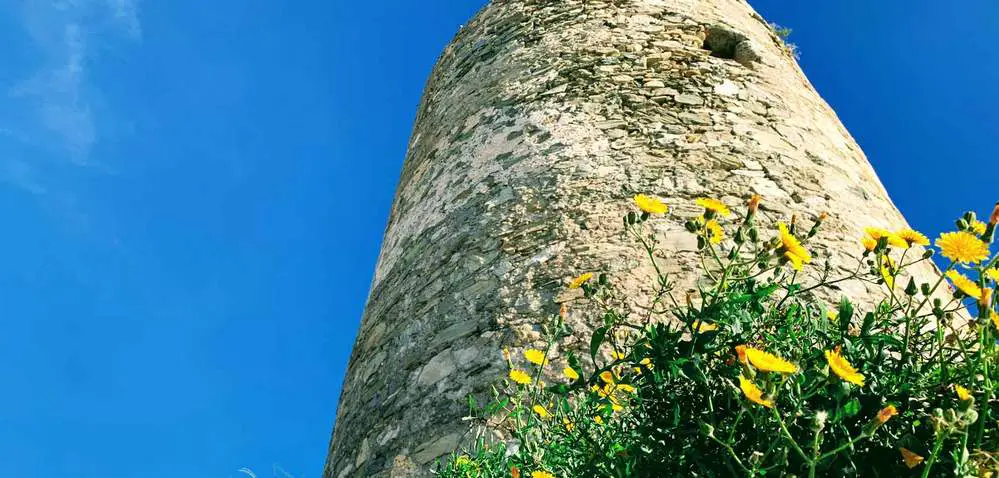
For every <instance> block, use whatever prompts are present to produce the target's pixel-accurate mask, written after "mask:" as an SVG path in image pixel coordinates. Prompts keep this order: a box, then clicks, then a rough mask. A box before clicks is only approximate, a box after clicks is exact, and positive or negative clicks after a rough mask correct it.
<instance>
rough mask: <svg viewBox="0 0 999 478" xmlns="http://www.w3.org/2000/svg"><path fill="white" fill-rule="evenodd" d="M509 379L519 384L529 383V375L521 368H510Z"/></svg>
mask: <svg viewBox="0 0 999 478" xmlns="http://www.w3.org/2000/svg"><path fill="white" fill-rule="evenodd" d="M510 380H513V381H514V382H517V383H519V384H521V385H527V384H529V383H531V376H530V375H528V374H526V373H524V371H523V370H511V371H510Z"/></svg>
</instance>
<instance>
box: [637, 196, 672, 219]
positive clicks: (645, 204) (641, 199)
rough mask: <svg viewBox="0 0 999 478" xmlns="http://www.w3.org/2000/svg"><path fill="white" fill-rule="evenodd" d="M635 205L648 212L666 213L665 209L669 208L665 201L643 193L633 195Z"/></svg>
mask: <svg viewBox="0 0 999 478" xmlns="http://www.w3.org/2000/svg"><path fill="white" fill-rule="evenodd" d="M635 205H637V206H638V208H639V209H641V210H643V211H645V212H647V213H649V214H666V211H668V210H669V207H668V206H666V203H664V202H662V201H660V200H659V199H656V198H654V197H651V196H646V195H644V194H637V195H635Z"/></svg>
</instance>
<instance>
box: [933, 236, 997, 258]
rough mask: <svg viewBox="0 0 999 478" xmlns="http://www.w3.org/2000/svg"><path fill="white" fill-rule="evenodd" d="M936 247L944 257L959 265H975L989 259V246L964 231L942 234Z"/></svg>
mask: <svg viewBox="0 0 999 478" xmlns="http://www.w3.org/2000/svg"><path fill="white" fill-rule="evenodd" d="M936 246H937V247H938V248H939V249H940V253H941V254H943V256H944V257H946V258H948V259H950V260H952V261H954V262H957V263H959V264H975V263H979V262H982V261H984V260H985V259H988V258H989V245H988V244H986V243H985V241H983V240H981V239H979V238H977V237H975V235H974V234H971V233H968V232H964V231H958V232H945V233H943V234H941V235H940V238H939V239H937V241H936Z"/></svg>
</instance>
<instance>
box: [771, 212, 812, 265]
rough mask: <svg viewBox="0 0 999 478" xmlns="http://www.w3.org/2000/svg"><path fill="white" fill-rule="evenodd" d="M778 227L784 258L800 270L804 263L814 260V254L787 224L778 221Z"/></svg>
mask: <svg viewBox="0 0 999 478" xmlns="http://www.w3.org/2000/svg"><path fill="white" fill-rule="evenodd" d="M777 229H778V232H779V234H780V242H781V248H780V251H781V252H783V253H784V258H785V259H787V260H788V261H789V262H790V263H791V266H792V267H794V269H795V270H799V271H800V270H801V267H802V264H808V263H810V262H812V255H811V254H810V253H809V252H808V250H807V249H805V246H802V245H801V241H799V240H798V238H796V237H794V235H793V234H791V232H790V230H789V229H788V227H787V224H784V223H783V222H781V223H778V224H777Z"/></svg>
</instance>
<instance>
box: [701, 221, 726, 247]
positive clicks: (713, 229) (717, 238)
mask: <svg viewBox="0 0 999 478" xmlns="http://www.w3.org/2000/svg"><path fill="white" fill-rule="evenodd" d="M704 228H705V229H706V230H707V231H708V240H709V241H711V243H712V244H720V243H721V241H723V240H724V239H725V231H724V230H722V227H721V224H718V221H716V220H714V219H712V220H710V221H708V222H707V223H706V224H705V225H704Z"/></svg>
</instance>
